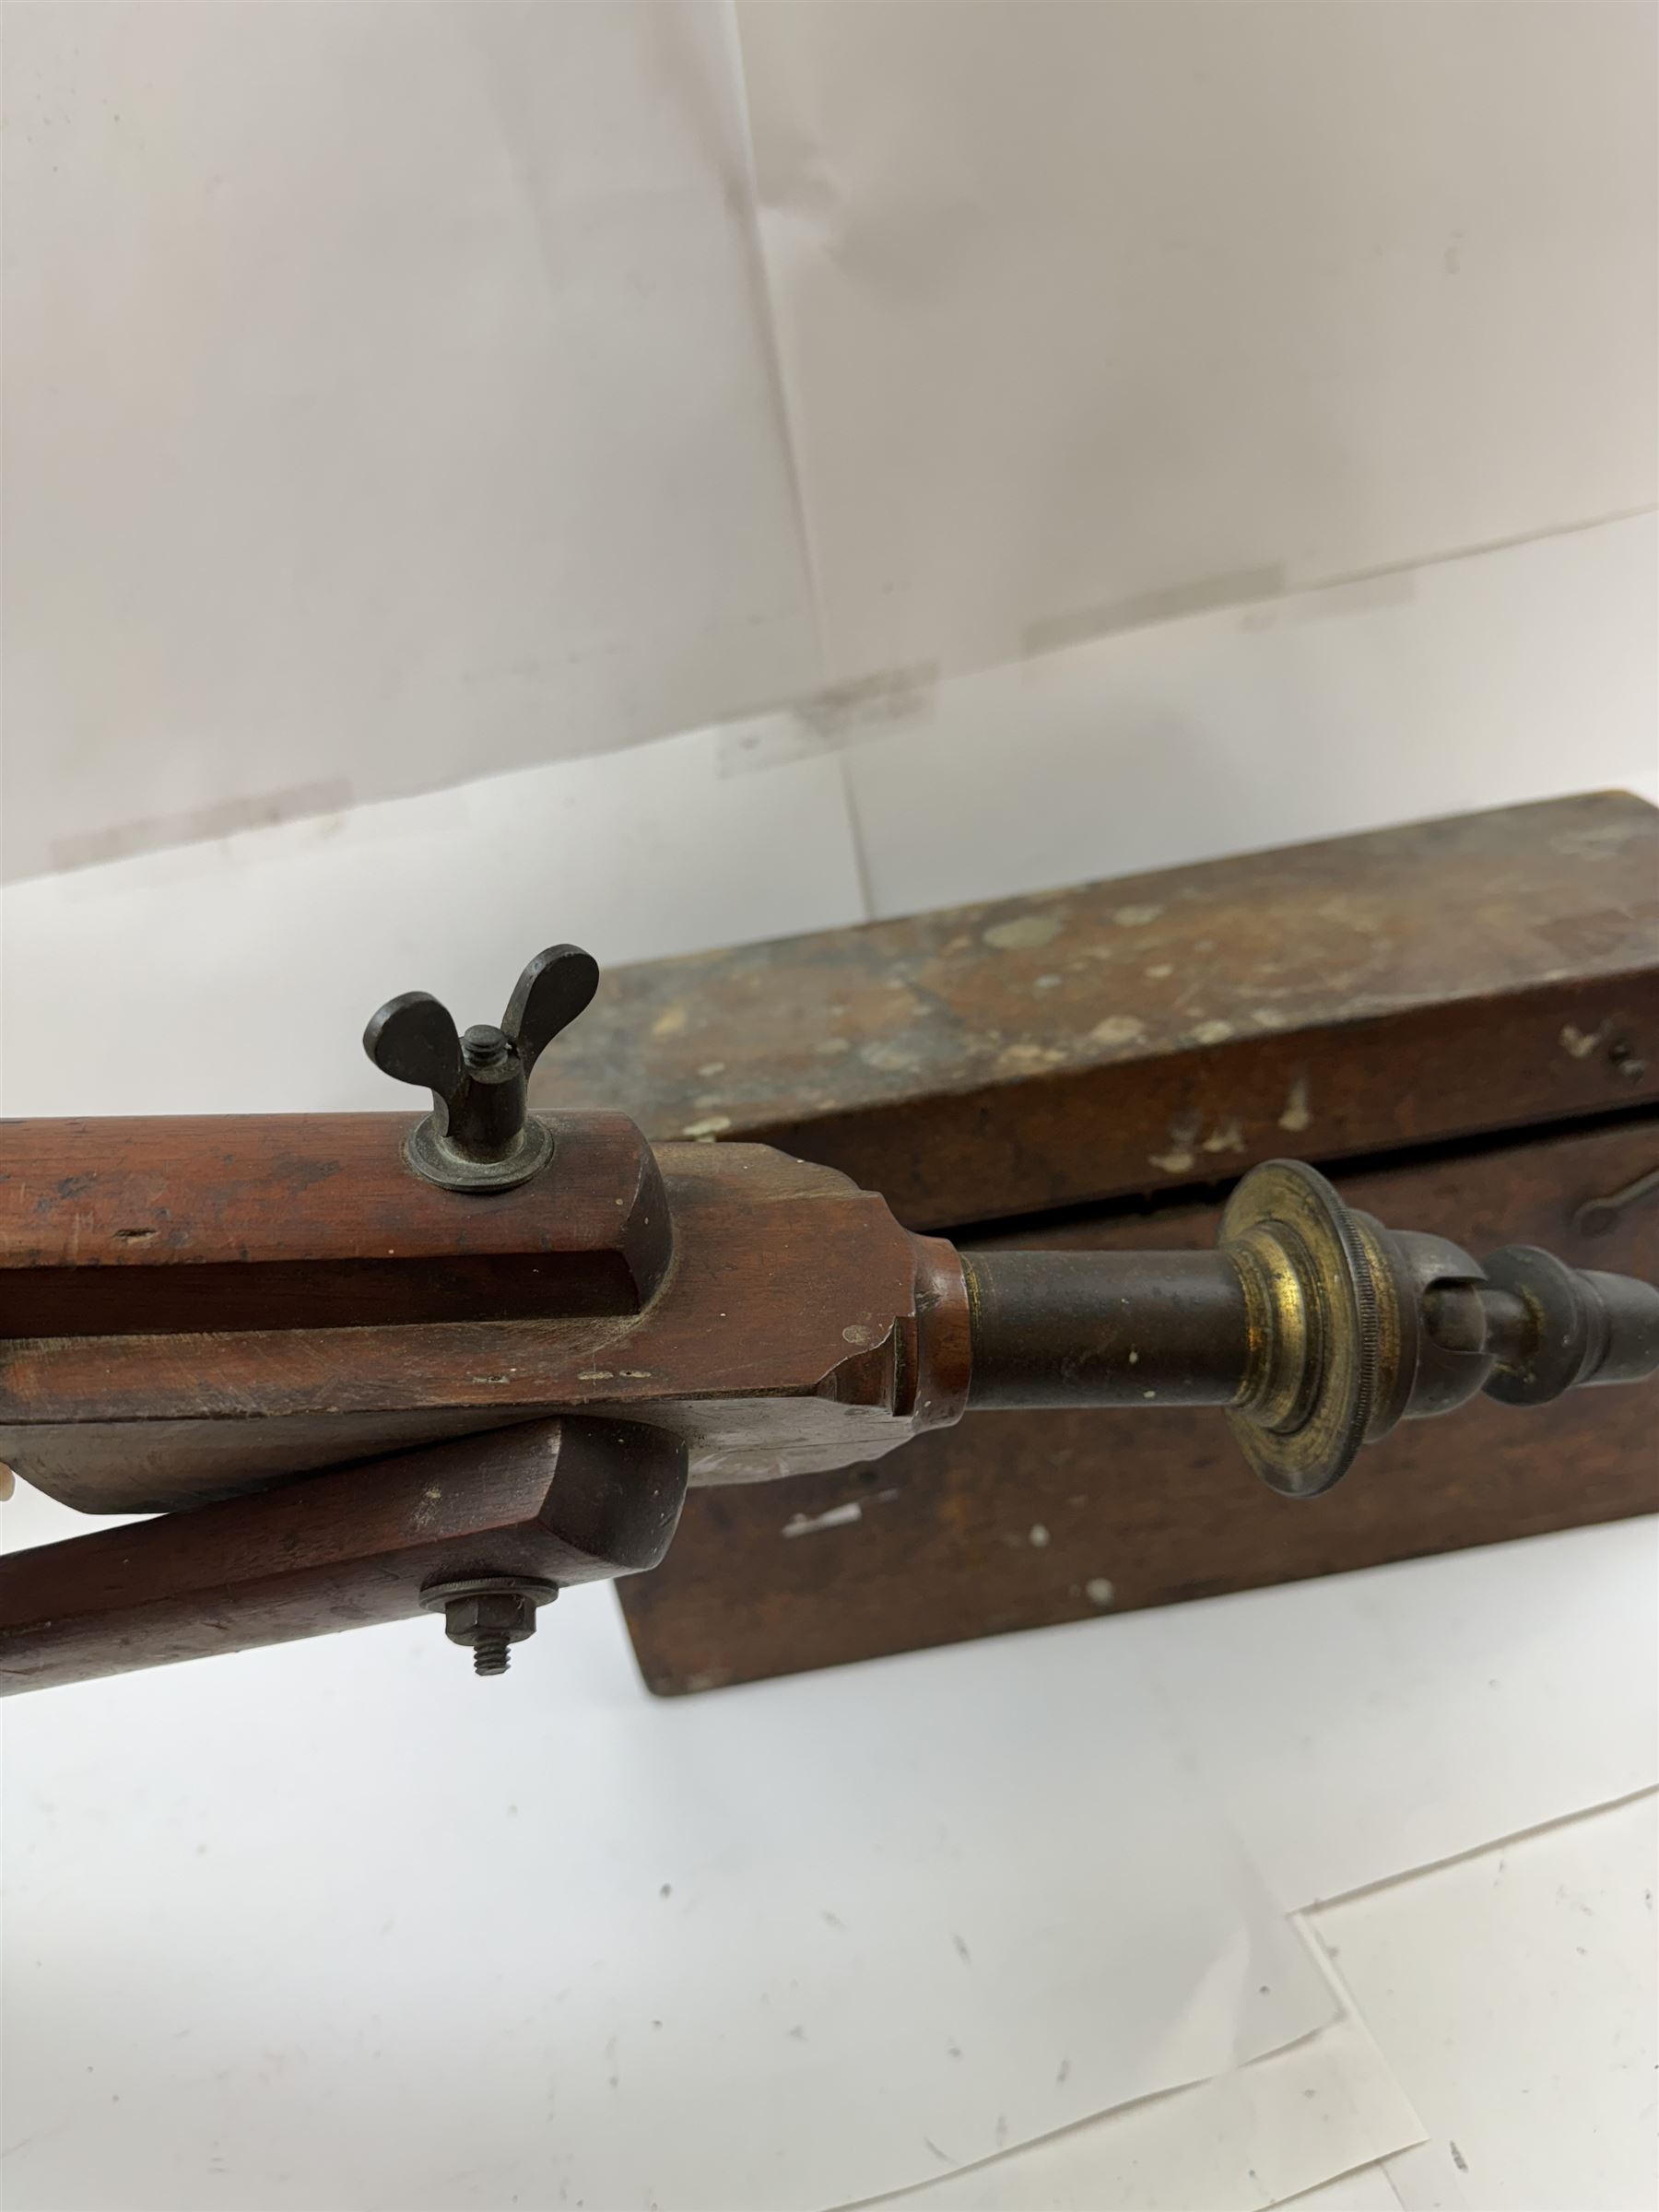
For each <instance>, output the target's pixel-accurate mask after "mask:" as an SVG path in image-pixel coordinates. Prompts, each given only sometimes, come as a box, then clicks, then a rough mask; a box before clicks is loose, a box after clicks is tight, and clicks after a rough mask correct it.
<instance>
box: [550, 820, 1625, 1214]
mask: <svg viewBox="0 0 1659 2212" xmlns="http://www.w3.org/2000/svg"><path fill="white" fill-rule="evenodd" d="M534 1095H535V1098H536V1100H538V1102H539V1103H541V1104H543V1105H546V1106H554V1105H558V1106H574V1105H578V1104H588V1103H594V1104H597V1103H600V1102H603V1103H606V1104H609V1105H619V1106H621V1107H623V1108H624V1109H625V1110H626V1111H627V1112H629V1113H631V1114H632V1115H633V1116H634V1117H635V1119H636V1120H638V1121H639V1123H640V1124H641V1127H643V1128H644V1130H645V1132H646V1134H647V1135H650V1136H652V1137H653V1138H666V1137H675V1136H681V1135H685V1136H691V1137H698V1136H704V1137H712V1138H714V1139H716V1140H717V1141H727V1140H731V1139H737V1138H743V1139H753V1140H758V1141H759V1142H762V1143H767V1144H776V1145H779V1146H781V1147H782V1149H783V1150H785V1151H788V1152H794V1153H797V1154H799V1155H800V1156H801V1157H803V1158H806V1159H816V1160H821V1161H823V1162H824V1163H825V1164H827V1165H829V1166H831V1167H836V1168H840V1169H841V1171H842V1172H843V1173H845V1174H848V1175H851V1176H852V1177H853V1180H854V1181H855V1182H861V1183H864V1184H865V1185H866V1186H868V1187H870V1188H873V1189H877V1190H880V1191H882V1192H883V1193H884V1194H886V1196H887V1197H888V1200H889V1202H890V1203H891V1205H892V1206H893V1208H894V1211H895V1212H896V1213H897V1214H898V1215H899V1217H900V1219H901V1220H903V1221H905V1222H907V1223H909V1224H910V1226H911V1227H912V1228H916V1229H932V1230H951V1229H953V1228H954V1227H955V1226H957V1225H959V1224H960V1223H962V1222H964V1221H973V1220H987V1219H990V1218H994V1217H999V1216H1000V1217H1006V1216H1009V1215H1016V1214H1024V1213H1035V1212H1039V1211H1041V1210H1044V1209H1046V1208H1050V1207H1053V1206H1072V1205H1078V1204H1087V1203H1091V1202H1094V1201H1098V1200H1100V1199H1104V1198H1110V1197H1113V1196H1117V1195H1122V1194H1132V1193H1136V1192H1141V1191H1146V1190H1168V1189H1175V1188H1178V1187H1180V1186H1181V1185H1182V1184H1189V1183H1193V1182H1206V1181H1214V1180H1217V1179H1218V1178H1220V1177H1224V1176H1228V1175H1231V1174H1236V1173H1239V1172H1241V1171H1242V1170H1243V1169H1244V1168H1245V1167H1247V1166H1249V1165H1251V1164H1252V1163H1253V1161H1255V1160H1258V1159H1271V1158H1274V1157H1277V1156H1279V1155H1282V1154H1285V1153H1287V1152H1289V1153H1295V1154H1298V1155H1300V1156H1301V1157H1305V1158H1307V1159H1314V1160H1320V1161H1326V1160H1334V1159H1342V1158H1345V1157H1353V1156H1355V1155H1359V1154H1367V1153H1371V1152H1377V1151H1383V1150H1388V1149H1392V1148H1394V1147H1403V1146H1417V1145H1422V1144H1425V1143H1431V1142H1438V1141H1441V1140H1444V1139H1448V1138H1455V1137H1459V1136H1464V1135H1475V1134H1479V1133H1483V1132H1487V1131H1491V1130H1495V1129H1504V1128H1513V1127H1517V1126H1520V1125H1524V1124H1533V1123H1538V1122H1547V1121H1554V1120H1559V1119H1566V1118H1570V1117H1573V1116H1578V1115H1583V1114H1590V1113H1597V1112H1608V1111H1616V1110H1618V1109H1619V1108H1622V1107H1626V1106H1630V1105H1632V1104H1636V1103H1640V1102H1641V1101H1644V1100H1646V1101H1651V1100H1659V813H1656V812H1655V810H1654V809H1653V807H1651V806H1647V805H1646V804H1645V803H1644V802H1643V801H1641V800H1640V799H1637V798H1633V797H1630V796H1629V795H1627V794H1619V793H1606V794H1592V795H1590V796H1586V797H1580V798H1571V799H1559V800H1551V801H1548V802H1547V803H1545V804H1542V805H1538V806H1519V807H1509V808H1504V809H1501V810H1499V811H1495V812H1490V813H1485V814H1476V815H1462V816H1455V817H1453V818H1448V819H1446V820H1443V821H1435V822H1419V823H1415V824H1412V825H1410V826H1408V827H1406V828H1404V829H1399V830H1380V831H1375V832H1372V833H1370V834H1367V835H1364V836H1358V837H1346V838H1336V839H1332V840H1329V841H1324V842H1321V843H1317V844H1308V845H1299V846H1294V847H1291V848H1288V849H1287V850H1285V851H1281V852H1274V853H1255V854H1251V855H1246V856H1245V857H1243V858H1241V859H1236V860H1224V861H1216V862H1212V863H1209V864H1206V865H1203V866H1194V867H1183V868H1175V869H1169V870H1164V871H1161V872H1160V873H1159V874H1156V875H1149V876H1141V877H1124V878H1120V879H1118V880H1116V881H1112V882H1107V883H1099V884H1090V885H1086V886H1083V887H1082V888H1077V889H1072V890H1065V891H1058V892H1053V893H1043V894H1040V895H1037V896H1034V897H1030V898H1025V899H1017V900H1002V901H999V902H997V903H995V904H993V905H986V906H976V907H964V908H959V909H957V910H954V911H951V912H942V913H932V914H922V915H917V916H915V917H912V918H911V919H908V920H904V921H897V922H883V923H877V924H869V925H866V926H865V927H862V928H856V929H846V930H830V931H826V932H824V933H822V934H820V935H813V936H803V937H794V938H784V939H780V940H778V941H776V942H774V943H771V944H764V945H751V946H745V947H739V948H738V949H736V950H734V951H729V952H712V953H705V954H698V955H695V956H692V957H690V958H688V959H673V960H657V961H651V962H648V963H645V964H643V965H641V966H638V967H632V968H623V969H617V970H613V971H610V972H609V973H608V974H607V975H606V978H605V981H604V983H603V985H602V986H601V990H600V994H599V997H598V999H597V1000H596V1001H595V1003H594V1006H593V1007H592V1008H591V1009H590V1010H589V1012H588V1014H587V1015H586V1017H585V1018H583V1020H582V1022H581V1023H579V1024H578V1025H577V1026H576V1028H575V1029H573V1030H571V1033H570V1035H569V1037H568V1038H566V1039H565V1040H564V1041H563V1042H562V1044H561V1047H560V1051H559V1055H558V1061H557V1065H554V1064H552V1063H549V1064H548V1065H547V1066H546V1067H545V1068H544V1069H542V1070H540V1071H538V1074H537V1077H536V1079H535V1086H534Z"/></svg>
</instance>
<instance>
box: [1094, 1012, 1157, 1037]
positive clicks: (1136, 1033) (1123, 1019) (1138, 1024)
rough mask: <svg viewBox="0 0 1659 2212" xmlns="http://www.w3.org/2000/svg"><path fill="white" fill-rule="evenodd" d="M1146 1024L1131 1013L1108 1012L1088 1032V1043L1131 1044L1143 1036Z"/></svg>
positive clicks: (1145, 1031)
mask: <svg viewBox="0 0 1659 2212" xmlns="http://www.w3.org/2000/svg"><path fill="white" fill-rule="evenodd" d="M1146 1033H1147V1025H1146V1023H1145V1022H1144V1021H1141V1020H1139V1019H1137V1018H1136V1017H1135V1015H1133V1014H1108V1015H1107V1017H1106V1018H1105V1020H1104V1021H1097V1022H1096V1023H1095V1026H1094V1028H1093V1029H1092V1030H1089V1032H1088V1041H1089V1043H1090V1044H1133V1043H1134V1042H1135V1039H1136V1038H1137V1037H1144V1036H1145V1035H1146Z"/></svg>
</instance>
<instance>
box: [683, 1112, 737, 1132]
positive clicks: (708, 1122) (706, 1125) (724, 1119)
mask: <svg viewBox="0 0 1659 2212" xmlns="http://www.w3.org/2000/svg"><path fill="white" fill-rule="evenodd" d="M731 1125H732V1117H731V1115H730V1114H729V1113H710V1114H705V1115H704V1117H703V1119H702V1120H701V1121H700V1122H688V1123H687V1124H686V1125H685V1127H684V1128H683V1129H682V1130H681V1131H680V1135H682V1136H700V1137H701V1136H718V1135H720V1132H721V1131H722V1130H723V1129H729V1128H730V1127H731Z"/></svg>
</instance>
